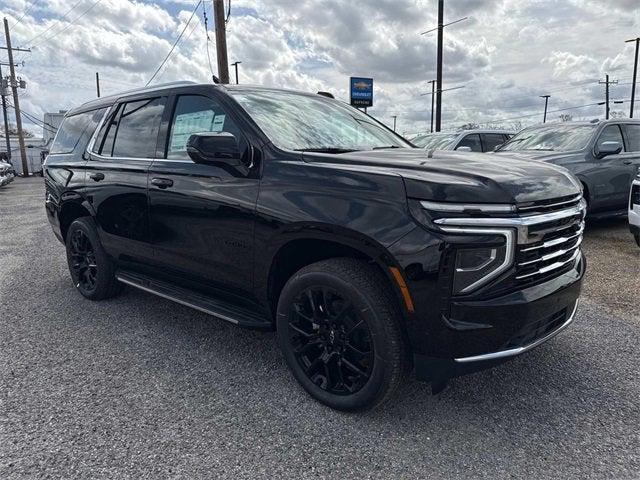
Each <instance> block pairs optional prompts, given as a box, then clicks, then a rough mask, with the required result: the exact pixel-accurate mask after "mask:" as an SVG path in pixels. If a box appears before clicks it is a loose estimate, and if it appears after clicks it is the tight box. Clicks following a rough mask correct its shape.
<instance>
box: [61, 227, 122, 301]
mask: <svg viewBox="0 0 640 480" xmlns="http://www.w3.org/2000/svg"><path fill="white" fill-rule="evenodd" d="M65 244H66V247H67V263H68V265H69V273H70V274H71V279H72V280H73V284H74V285H75V286H76V288H77V289H78V291H79V292H80V293H81V294H82V295H83V296H84V297H85V298H88V299H89V300H104V299H106V298H110V297H113V296H115V295H117V294H118V293H120V291H121V290H122V284H121V283H120V282H118V280H116V276H115V266H114V264H113V261H112V260H111V259H110V258H109V256H108V255H107V254H106V252H105V251H104V248H102V244H101V243H100V239H99V238H98V232H97V231H96V227H95V224H94V223H93V220H92V219H91V217H82V218H78V219H77V220H74V221H73V222H72V223H71V225H69V229H68V230H67V236H66V241H65Z"/></svg>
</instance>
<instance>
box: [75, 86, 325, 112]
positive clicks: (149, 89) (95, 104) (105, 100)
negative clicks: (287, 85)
mask: <svg viewBox="0 0 640 480" xmlns="http://www.w3.org/2000/svg"><path fill="white" fill-rule="evenodd" d="M194 87H211V88H216V89H219V90H223V91H265V92H286V93H295V94H297V95H308V96H312V97H317V96H319V95H318V94H317V93H311V92H304V91H299V90H289V89H284V88H276V87H265V86H261V85H250V84H246V85H228V84H227V85H223V84H218V83H196V82H189V81H180V82H169V83H162V84H156V85H151V86H145V87H140V88H134V89H131V90H125V91H122V92H119V93H116V94H113V95H109V96H107V97H100V98H97V99H95V100H91V101H89V102H86V103H83V104H82V105H80V106H78V107H76V108H73V109H70V110H69V111H68V112H67V114H66V116H71V115H75V114H78V113H81V112H86V111H89V110H96V109H98V108H103V107H108V106H111V105H112V104H113V103H115V102H116V101H117V100H119V99H121V98H123V97H128V96H135V95H140V94H144V93H153V92H158V91H162V90H171V89H178V88H184V89H187V88H194ZM323 98H327V99H328V100H331V99H330V98H328V97H326V96H325V97H323Z"/></svg>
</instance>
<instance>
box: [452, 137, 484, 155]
mask: <svg viewBox="0 0 640 480" xmlns="http://www.w3.org/2000/svg"><path fill="white" fill-rule="evenodd" d="M460 147H469V148H470V149H471V151H472V152H482V144H481V143H480V135H478V134H477V133H472V134H470V135H467V136H466V137H464V138H463V139H462V140H460V143H458V145H457V146H456V150H458V149H459V148H460Z"/></svg>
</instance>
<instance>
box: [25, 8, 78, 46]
mask: <svg viewBox="0 0 640 480" xmlns="http://www.w3.org/2000/svg"><path fill="white" fill-rule="evenodd" d="M83 1H84V0H79V1H78V2H76V3H74V4H73V6H72V7H71V8H70V9H69V10H67V11H66V12H65V13H64V15H62V17H60V20H64V19H65V18H67V15H69V14H70V13H71V12H72V11H73V10H74V9H75V8H76V7H77V6H78V5H80V4H81V3H82V2H83ZM34 4H35V2H34ZM55 26H56V24H55V23H52V24H51V25H49V26H48V27H47V28H46V29H44V30H43V31H42V32H40V33H38V34H37V35H36V36H35V37H32V38H30V39H29V40H27V41H26V42H24V44H25V45H28V44H29V43H31V42H33V41H34V40H35V39H36V38H40V37H41V36H42V35H44V34H45V33H47V32H48V31H49V30H51V29H52V28H53V27H55Z"/></svg>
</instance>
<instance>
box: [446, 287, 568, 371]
mask: <svg viewBox="0 0 640 480" xmlns="http://www.w3.org/2000/svg"><path fill="white" fill-rule="evenodd" d="M576 310H578V301H577V300H576V303H575V305H574V306H573V311H572V312H571V315H569V318H568V319H567V320H566V321H565V322H564V323H563V324H562V325H560V326H559V327H558V328H556V329H555V330H554V331H552V332H550V333H548V334H547V335H545V336H544V337H542V338H539V339H538V340H536V341H535V342H533V343H530V344H528V345H525V346H523V347H518V348H511V349H509V350H501V351H499V352H492V353H485V354H483V355H475V356H473V357H462V358H454V361H455V362H457V363H469V362H482V361H485V360H496V359H499V358H506V357H514V356H516V355H520V354H521V353H525V352H528V351H529V350H532V349H534V348H535V347H537V346H539V345H541V344H543V343H544V342H546V341H547V340H550V339H551V338H553V337H555V336H556V335H557V334H558V333H560V332H561V331H562V330H564V329H565V328H567V327H568V326H569V325H570V324H571V322H573V319H574V317H575V315H576Z"/></svg>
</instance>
